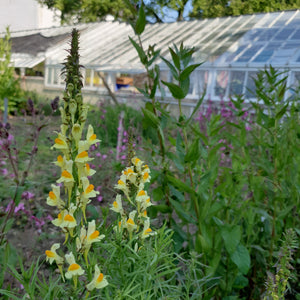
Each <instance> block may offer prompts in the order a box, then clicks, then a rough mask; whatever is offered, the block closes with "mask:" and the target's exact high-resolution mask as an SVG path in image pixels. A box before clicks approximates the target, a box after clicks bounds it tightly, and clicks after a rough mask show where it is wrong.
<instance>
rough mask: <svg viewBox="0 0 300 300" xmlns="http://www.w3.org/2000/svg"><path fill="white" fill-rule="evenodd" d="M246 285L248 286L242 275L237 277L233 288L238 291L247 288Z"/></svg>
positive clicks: (245, 278) (247, 281) (246, 279)
mask: <svg viewBox="0 0 300 300" xmlns="http://www.w3.org/2000/svg"><path fill="white" fill-rule="evenodd" d="M248 284H249V280H248V278H247V277H245V276H243V275H239V276H237V277H236V279H235V281H234V284H233V287H234V288H237V289H239V290H240V289H243V288H245V287H246V286H248Z"/></svg>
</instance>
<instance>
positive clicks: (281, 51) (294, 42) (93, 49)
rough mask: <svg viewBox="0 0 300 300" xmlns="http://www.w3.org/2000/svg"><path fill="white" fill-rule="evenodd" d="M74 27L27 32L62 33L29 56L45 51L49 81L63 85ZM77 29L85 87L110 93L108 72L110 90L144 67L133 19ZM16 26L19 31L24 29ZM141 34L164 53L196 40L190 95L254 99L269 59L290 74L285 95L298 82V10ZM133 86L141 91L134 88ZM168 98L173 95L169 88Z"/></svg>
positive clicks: (149, 28) (152, 27)
mask: <svg viewBox="0 0 300 300" xmlns="http://www.w3.org/2000/svg"><path fill="white" fill-rule="evenodd" d="M71 28H72V27H68V26H66V27H64V26H62V27H60V28H50V29H45V30H38V31H35V32H30V31H27V32H26V33H25V32H24V33H23V35H27V36H29V35H30V34H33V33H35V34H37V33H39V34H40V35H44V36H48V37H53V36H59V35H60V36H62V35H64V36H63V37H64V38H62V39H60V40H59V41H58V42H57V43H55V44H54V45H51V46H49V47H48V48H47V49H46V50H44V51H43V52H42V53H38V54H36V55H35V56H33V57H32V59H33V60H34V59H37V57H39V59H38V60H37V61H38V62H39V63H40V62H41V58H42V59H44V67H45V77H44V85H45V86H46V87H51V88H57V89H62V88H63V87H64V83H63V78H62V77H61V75H60V73H61V67H62V64H61V63H62V60H63V58H64V57H65V53H66V52H65V49H66V47H67V46H66V43H67V40H68V39H69V37H65V35H66V33H67V32H70V31H71ZM78 29H79V30H80V33H81V37H80V45H81V48H80V55H81V64H82V65H84V66H85V69H83V77H84V82H85V90H90V91H94V92H95V93H98V94H105V93H107V89H106V87H105V85H104V84H103V80H102V79H103V78H105V80H106V82H107V84H108V85H109V86H110V88H111V90H113V91H114V92H116V93H121V91H119V90H118V91H117V88H116V82H117V78H119V77H120V76H127V77H130V76H134V75H135V74H139V73H144V72H145V70H144V68H143V66H142V65H141V63H140V62H139V57H138V54H137V52H136V50H135V49H134V47H133V46H132V44H131V42H130V41H129V39H128V37H129V36H130V37H132V38H134V39H136V40H137V38H136V37H135V36H134V32H133V30H132V28H131V26H130V25H129V24H126V23H120V22H111V21H107V22H99V23H90V24H82V25H79V26H78ZM17 34H18V36H20V35H22V32H19V33H17ZM12 37H13V39H14V37H16V33H12ZM13 39H12V40H13ZM142 41H143V45H144V48H147V47H148V45H153V44H155V45H156V49H160V50H161V52H160V53H161V55H162V56H164V57H165V58H167V59H170V55H169V50H168V47H172V45H173V44H175V45H177V46H178V45H180V43H181V42H183V44H184V46H187V47H195V50H196V52H195V53H194V58H193V63H202V64H201V66H199V67H198V68H197V69H196V71H194V73H193V74H192V77H191V85H190V90H189V94H188V96H187V99H190V100H193V99H194V100H196V99H198V98H199V97H200V96H201V95H202V93H204V92H206V93H205V99H207V100H208V99H209V100H215V101H218V100H228V99H230V97H233V96H234V95H241V94H243V95H245V98H246V99H248V100H251V99H252V98H254V97H255V96H254V94H253V92H252V91H253V87H254V81H253V78H255V74H256V73H257V72H258V71H259V70H262V69H265V68H268V67H269V66H270V65H271V66H273V67H274V68H275V69H278V70H279V71H283V72H284V73H283V74H282V75H281V76H288V81H287V85H288V87H289V90H288V93H287V94H286V95H285V97H286V98H288V97H290V96H291V95H292V94H293V93H294V89H296V88H297V87H298V86H299V82H300V10H292V11H282V12H275V13H261V14H253V15H244V16H238V17H224V18H214V19H204V20H194V21H182V22H175V23H156V24H147V25H146V28H145V31H144V33H143V34H142ZM25 50H26V49H24V51H25ZM22 55H23V56H24V55H25V54H24V53H14V55H13V60H14V63H15V67H19V66H21V65H22ZM27 59H28V58H27ZM156 63H157V64H159V65H160V68H161V78H162V79H164V80H168V81H171V80H172V76H171V73H170V72H169V71H168V69H167V67H166V65H165V64H164V63H163V61H162V60H161V59H158V60H157V62H156ZM23 66H24V63H23ZM28 66H29V64H28ZM30 67H32V64H31V65H30ZM123 90H124V89H123ZM131 91H132V92H134V93H137V91H136V90H133V88H132V89H131ZM157 96H161V94H158V95H157ZM165 98H166V99H168V98H169V99H171V95H170V94H169V93H168V91H167V90H165ZM192 103H193V102H192Z"/></svg>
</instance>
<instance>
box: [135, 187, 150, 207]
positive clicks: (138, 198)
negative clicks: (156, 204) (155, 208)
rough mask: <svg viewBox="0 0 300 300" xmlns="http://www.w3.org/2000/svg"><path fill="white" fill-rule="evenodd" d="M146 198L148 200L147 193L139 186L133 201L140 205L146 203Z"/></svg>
mask: <svg viewBox="0 0 300 300" xmlns="http://www.w3.org/2000/svg"><path fill="white" fill-rule="evenodd" d="M148 198H149V196H148V194H147V191H145V190H144V189H143V187H142V186H141V187H140V189H139V191H138V193H137V194H136V197H135V200H136V201H137V202H140V203H142V202H143V201H146V199H148Z"/></svg>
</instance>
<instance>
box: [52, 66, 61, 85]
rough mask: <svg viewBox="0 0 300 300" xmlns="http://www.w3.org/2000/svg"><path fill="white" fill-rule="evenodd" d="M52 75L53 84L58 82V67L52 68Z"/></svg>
mask: <svg viewBox="0 0 300 300" xmlns="http://www.w3.org/2000/svg"><path fill="white" fill-rule="evenodd" d="M53 71H54V76H53V84H60V76H59V73H60V69H57V68H55V69H54V70H53Z"/></svg>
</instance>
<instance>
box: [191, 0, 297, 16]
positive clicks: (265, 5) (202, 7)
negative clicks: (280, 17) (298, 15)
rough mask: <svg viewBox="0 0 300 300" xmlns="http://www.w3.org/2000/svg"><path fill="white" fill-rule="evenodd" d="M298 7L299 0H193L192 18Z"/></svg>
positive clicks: (237, 14) (236, 14)
mask: <svg viewBox="0 0 300 300" xmlns="http://www.w3.org/2000/svg"><path fill="white" fill-rule="evenodd" d="M299 7H300V0H231V1H228V0H193V11H192V13H191V14H190V16H191V17H194V18H214V17H224V16H239V15H245V14H253V13H259V12H274V11H281V10H287V9H296V8H299Z"/></svg>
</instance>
